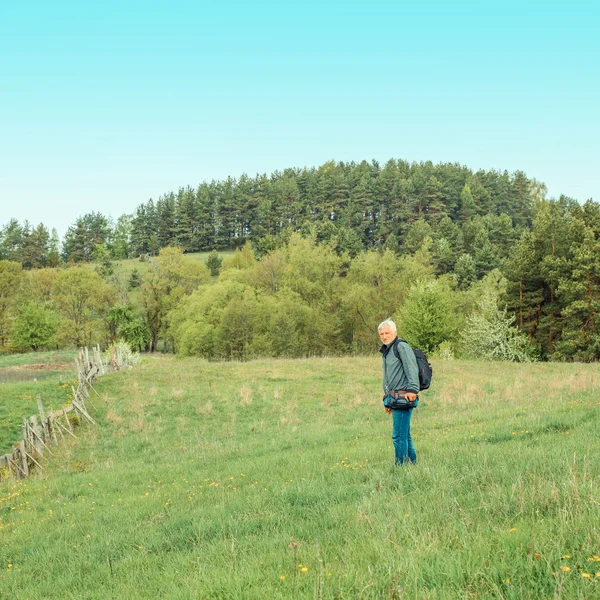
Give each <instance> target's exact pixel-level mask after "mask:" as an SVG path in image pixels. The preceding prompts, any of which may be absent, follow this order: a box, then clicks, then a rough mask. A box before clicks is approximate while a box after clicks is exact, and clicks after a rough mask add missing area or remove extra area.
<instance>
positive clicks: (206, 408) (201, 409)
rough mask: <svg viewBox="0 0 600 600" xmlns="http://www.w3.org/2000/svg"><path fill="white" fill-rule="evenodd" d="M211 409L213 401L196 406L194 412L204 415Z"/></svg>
mask: <svg viewBox="0 0 600 600" xmlns="http://www.w3.org/2000/svg"><path fill="white" fill-rule="evenodd" d="M212 411H213V403H212V402H207V403H206V404H205V405H204V406H198V407H197V408H196V414H198V415H205V414H208V413H211V412H212Z"/></svg>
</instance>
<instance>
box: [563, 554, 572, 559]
mask: <svg viewBox="0 0 600 600" xmlns="http://www.w3.org/2000/svg"><path fill="white" fill-rule="evenodd" d="M561 558H571V555H570V554H563V555H562V556H561Z"/></svg>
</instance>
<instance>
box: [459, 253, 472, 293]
mask: <svg viewBox="0 0 600 600" xmlns="http://www.w3.org/2000/svg"><path fill="white" fill-rule="evenodd" d="M476 279H477V269H476V267H475V261H474V260H473V257H472V256H471V255H470V254H461V255H460V257H459V258H458V260H457V261H456V265H455V267H454V281H455V283H456V287H457V288H458V289H459V290H466V289H467V288H468V287H469V286H470V285H471V284H472V283H473V282H474V281H475V280H476Z"/></svg>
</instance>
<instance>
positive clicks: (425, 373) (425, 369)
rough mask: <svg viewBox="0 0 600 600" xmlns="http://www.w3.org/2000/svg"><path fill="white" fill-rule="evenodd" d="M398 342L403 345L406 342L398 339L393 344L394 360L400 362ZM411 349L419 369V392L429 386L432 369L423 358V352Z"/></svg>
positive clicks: (425, 358) (424, 357) (425, 357)
mask: <svg viewBox="0 0 600 600" xmlns="http://www.w3.org/2000/svg"><path fill="white" fill-rule="evenodd" d="M399 342H404V343H405V344H406V343H408V342H406V340H403V339H402V338H398V339H397V340H396V341H395V342H394V354H395V355H396V358H397V359H398V360H399V361H400V362H402V359H401V358H400V352H399V351H398V343H399ZM411 349H412V351H413V354H414V355H415V358H416V359H417V367H419V390H427V389H429V386H430V385H431V377H432V375H433V369H432V368H431V364H430V363H429V361H428V360H427V356H425V352H423V350H415V349H414V348H411Z"/></svg>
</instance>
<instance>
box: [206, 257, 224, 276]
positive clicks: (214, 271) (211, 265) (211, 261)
mask: <svg viewBox="0 0 600 600" xmlns="http://www.w3.org/2000/svg"><path fill="white" fill-rule="evenodd" d="M222 263H223V259H222V258H221V257H220V256H219V253H218V252H217V251H216V250H212V251H211V252H210V253H209V255H208V257H207V258H206V266H207V267H208V269H209V271H210V274H211V275H212V276H213V277H218V276H219V273H220V272H221V264H222Z"/></svg>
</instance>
